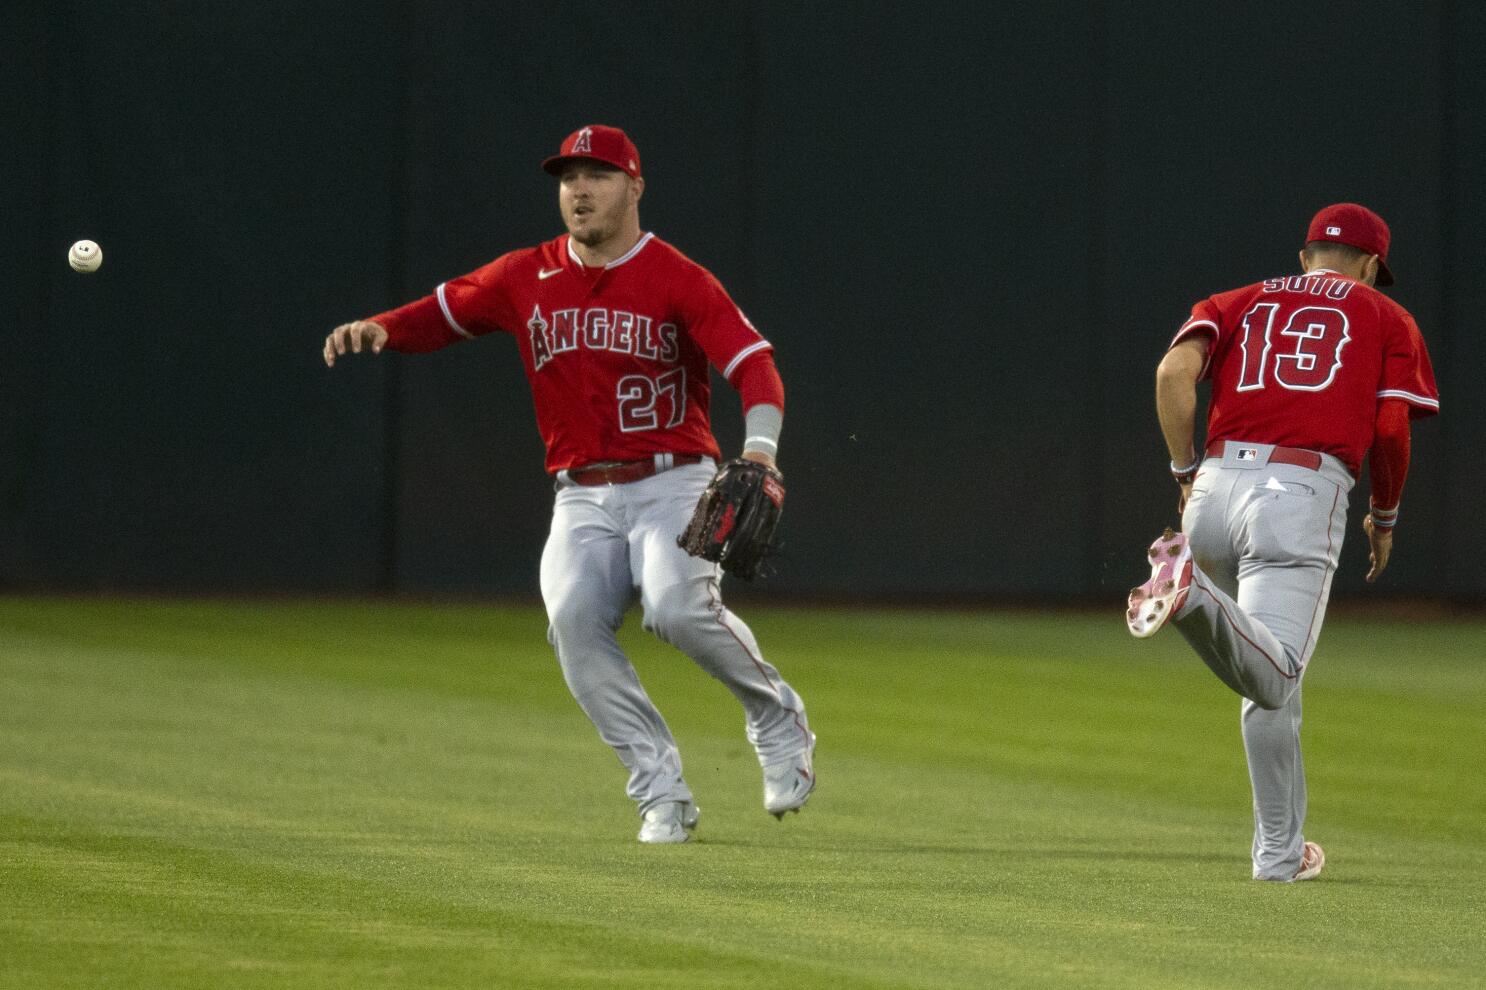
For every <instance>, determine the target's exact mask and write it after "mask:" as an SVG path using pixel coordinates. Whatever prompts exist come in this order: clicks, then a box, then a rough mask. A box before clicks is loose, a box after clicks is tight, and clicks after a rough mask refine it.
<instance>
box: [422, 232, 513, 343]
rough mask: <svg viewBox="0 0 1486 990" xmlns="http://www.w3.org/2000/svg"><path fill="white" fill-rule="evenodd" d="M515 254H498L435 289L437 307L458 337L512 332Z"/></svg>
mask: <svg viewBox="0 0 1486 990" xmlns="http://www.w3.org/2000/svg"><path fill="white" fill-rule="evenodd" d="M514 260H515V253H514V252H513V253H512V254H505V255H501V256H500V257H499V258H496V259H495V260H494V261H492V262H491V263H490V264H488V265H484V266H482V267H480V268H476V269H475V270H474V271H472V272H470V273H469V274H468V275H461V276H459V277H458V278H452V279H450V280H449V281H447V282H443V283H440V285H439V286H438V288H436V289H434V293H433V294H434V297H435V298H436V299H437V300H438V303H439V310H440V311H441V312H442V313H443V316H444V322H445V323H447V324H448V326H449V329H450V330H451V331H452V332H454V333H455V334H458V335H459V336H461V337H466V338H473V337H483V336H484V335H485V334H487V333H493V332H495V331H497V330H501V331H505V332H508V333H509V332H511V328H512V327H513V326H515V325H516V324H515V321H514V320H513V319H512V316H511V304H510V295H509V293H508V292H507V288H508V286H509V284H510V270H511V265H512V263H513V261H514Z"/></svg>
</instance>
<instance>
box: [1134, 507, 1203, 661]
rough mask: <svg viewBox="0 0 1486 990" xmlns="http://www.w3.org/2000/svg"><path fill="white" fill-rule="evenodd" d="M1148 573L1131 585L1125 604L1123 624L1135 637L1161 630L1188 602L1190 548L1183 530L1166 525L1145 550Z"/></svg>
mask: <svg viewBox="0 0 1486 990" xmlns="http://www.w3.org/2000/svg"><path fill="white" fill-rule="evenodd" d="M1146 556H1148V557H1149V558H1150V560H1151V577H1150V580H1148V581H1146V583H1145V584H1142V585H1139V586H1138V587H1135V588H1131V589H1130V598H1129V600H1128V601H1127V603H1126V607H1125V625H1126V626H1128V627H1129V629H1130V635H1132V636H1134V637H1135V638H1136V639H1146V638H1147V637H1150V636H1154V635H1156V633H1158V632H1160V631H1161V630H1162V629H1163V628H1164V627H1165V626H1166V623H1167V622H1169V621H1170V620H1171V617H1172V616H1173V615H1175V614H1176V613H1177V612H1179V611H1180V610H1181V607H1182V606H1183V605H1185V604H1186V603H1187V594H1188V592H1189V591H1190V590H1191V587H1192V548H1191V546H1189V545H1188V543H1187V537H1186V534H1184V533H1177V532H1173V531H1172V530H1170V529H1167V530H1166V532H1164V533H1162V534H1161V536H1160V537H1158V538H1157V539H1156V542H1155V543H1152V544H1151V548H1150V549H1149V550H1147V551H1146Z"/></svg>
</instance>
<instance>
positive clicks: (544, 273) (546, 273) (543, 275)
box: [537, 268, 562, 282]
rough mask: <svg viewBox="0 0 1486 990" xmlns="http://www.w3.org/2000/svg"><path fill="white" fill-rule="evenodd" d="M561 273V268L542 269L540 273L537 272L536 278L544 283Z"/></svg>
mask: <svg viewBox="0 0 1486 990" xmlns="http://www.w3.org/2000/svg"><path fill="white" fill-rule="evenodd" d="M561 271H562V269H561V268H552V269H547V268H544V269H542V270H541V271H539V272H537V278H539V279H541V280H542V281H544V282H545V281H546V280H547V279H549V278H551V277H552V276H554V275H557V274H559V273H560V272H561Z"/></svg>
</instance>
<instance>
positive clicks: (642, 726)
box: [541, 489, 692, 813]
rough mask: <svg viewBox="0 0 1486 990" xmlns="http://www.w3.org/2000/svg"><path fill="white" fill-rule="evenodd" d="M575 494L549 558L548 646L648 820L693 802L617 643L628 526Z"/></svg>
mask: <svg viewBox="0 0 1486 990" xmlns="http://www.w3.org/2000/svg"><path fill="white" fill-rule="evenodd" d="M568 491H581V490H580V489H567V490H566V491H564V492H559V493H558V501H557V505H556V506H555V508H554V509H553V513H552V532H551V534H550V535H549V536H548V538H547V545H546V547H545V548H544V549H543V551H542V569H541V582H542V600H543V602H544V603H545V604H546V606H547V621H548V629H547V639H548V641H549V642H550V643H551V644H552V646H553V648H554V649H555V650H556V652H557V662H558V665H559V666H561V668H562V675H563V679H564V680H565V681H566V682H567V685H568V690H570V691H571V692H572V693H573V697H574V698H575V699H576V700H577V702H578V705H579V707H581V708H582V709H583V712H584V714H586V715H587V716H588V718H589V720H590V721H591V722H593V725H594V728H596V729H598V733H599V738H601V739H602V740H603V741H604V742H606V743H608V744H609V746H610V747H611V748H612V749H613V750H614V752H615V754H616V755H617V756H618V757H619V761H620V762H621V763H623V764H624V766H625V768H626V769H627V770H629V783H628V786H627V787H626V793H628V794H629V796H630V799H631V800H633V801H636V802H638V804H639V806H640V811H641V813H644V812H645V811H647V810H648V809H649V808H651V807H653V806H654V805H657V804H660V803H662V802H666V801H690V800H691V799H692V794H691V790H690V788H688V787H687V785H686V781H685V779H684V778H683V777H682V775H681V753H680V750H679V749H677V746H676V740H675V738H674V737H673V736H672V735H671V730H670V728H669V727H668V726H667V725H666V722H665V719H663V718H662V717H661V714H660V711H659V710H658V709H657V708H656V707H655V703H654V702H652V701H651V700H650V696H649V695H648V694H646V693H645V689H644V688H643V687H642V686H641V685H640V678H639V675H637V674H636V673H635V668H634V665H633V664H631V663H630V661H629V658H628V657H627V656H625V655H624V651H623V650H622V649H620V647H619V641H618V638H617V636H616V633H617V632H618V630H619V626H620V625H621V623H622V622H623V620H624V613H625V610H626V609H627V608H628V607H629V603H630V600H631V598H632V597H633V589H632V587H631V584H630V568H629V549H628V543H627V539H626V535H625V532H624V526H623V524H622V520H620V519H619V518H616V516H615V515H614V513H613V512H612V511H611V510H610V508H609V507H606V506H604V505H603V504H601V503H600V502H598V501H597V500H588V499H583V498H571V499H565V498H564V497H563V496H564V495H565V494H567V492H568Z"/></svg>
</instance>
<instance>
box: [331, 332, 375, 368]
mask: <svg viewBox="0 0 1486 990" xmlns="http://www.w3.org/2000/svg"><path fill="white" fill-rule="evenodd" d="M386 346H387V330H386V328H385V327H383V326H382V324H380V323H377V322H375V321H373V320H352V321H351V322H350V323H342V324H341V325H340V326H338V327H336V328H335V329H334V330H332V331H330V333H329V335H328V336H326V338H325V367H327V368H334V367H335V359H336V357H337V356H339V355H342V354H345V353H346V351H348V350H349V351H350V352H351V353H352V354H360V353H361V352H362V351H364V350H365V351H371V353H373V354H380V353H382V348H383V347H386Z"/></svg>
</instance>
